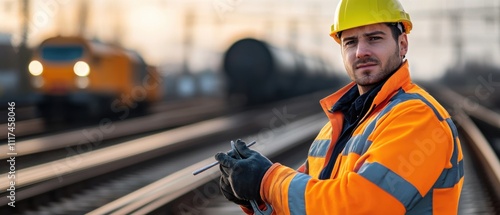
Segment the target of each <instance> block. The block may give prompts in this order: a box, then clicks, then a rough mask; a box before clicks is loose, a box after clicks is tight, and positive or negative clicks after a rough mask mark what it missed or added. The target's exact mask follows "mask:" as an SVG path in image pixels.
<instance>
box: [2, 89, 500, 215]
mask: <svg viewBox="0 0 500 215" xmlns="http://www.w3.org/2000/svg"><path fill="white" fill-rule="evenodd" d="M440 92H441V93H438V94H435V95H437V97H438V98H439V99H440V100H442V101H443V103H444V104H445V106H447V107H448V109H449V110H450V112H451V113H452V114H453V118H454V120H455V121H456V123H457V125H458V128H459V133H460V138H461V140H462V147H463V153H464V161H465V165H464V167H465V181H464V187H463V190H462V195H461V199H460V205H459V214H464V215H465V214H500V206H499V205H500V201H499V199H500V196H499V194H500V190H499V189H500V172H499V171H500V164H499V159H498V153H500V152H499V151H495V149H496V148H495V147H496V146H498V144H500V142H499V140H500V126H498V124H497V122H499V121H498V120H497V119H499V118H498V117H499V116H498V114H496V113H495V112H493V111H488V110H487V109H482V107H481V106H479V105H474V107H476V108H474V109H466V108H459V109H452V107H453V105H454V104H457V102H463V97H459V95H455V94H453V92H451V94H450V92H448V91H446V90H440ZM442 92H448V93H444V94H443V93H442ZM452 95H453V96H452ZM312 100H314V99H312ZM311 103H313V104H315V102H311ZM455 106H456V105H455ZM288 107H290V106H288ZM304 107H306V106H305V105H303V107H302V108H304ZM300 109H301V108H298V109H296V111H298V110H300ZM305 109H307V108H305ZM305 109H304V110H305ZM289 113H293V112H289ZM262 114H263V113H258V114H257V115H253V116H246V117H243V118H245V119H249V118H258V116H259V115H260V116H261V117H262V118H263V119H265V120H264V121H266V122H267V123H264V124H262V123H256V124H257V126H256V127H254V129H253V130H254V131H258V129H257V127H260V128H263V127H264V128H266V126H267V128H270V124H269V121H271V120H272V117H270V116H269V115H267V116H262ZM214 120H215V119H214ZM325 120H326V119H325V117H324V114H323V113H319V114H309V115H308V116H304V117H303V118H300V119H297V120H295V121H293V122H290V123H289V124H286V125H285V126H283V127H274V128H273V129H270V130H269V129H268V130H265V129H263V130H260V132H257V133H254V134H253V135H249V136H244V135H243V134H238V135H233V136H231V135H228V134H222V135H215V136H219V138H213V137H201V136H200V137H199V138H198V140H193V139H191V141H193V142H197V141H200V140H203V141H204V142H212V143H214V144H213V145H204V146H203V147H201V146H200V145H198V146H195V145H196V144H193V143H189V141H188V140H186V142H184V143H185V145H189V146H186V148H185V149H179V148H175V147H174V148H175V149H174V150H172V152H174V153H170V154H169V156H164V155H163V156H161V155H160V156H157V158H156V159H149V162H141V163H139V162H138V161H137V160H138V159H135V158H133V159H134V160H135V161H137V162H134V163H136V164H137V165H135V166H134V165H132V166H128V167H127V168H121V169H120V171H123V172H124V173H122V174H120V173H116V172H117V171H115V172H114V173H112V174H111V173H110V174H111V175H113V177H109V176H108V178H107V179H105V180H101V179H100V177H93V178H92V179H89V180H88V182H87V183H84V185H81V186H84V187H85V189H76V188H72V189H73V190H77V191H75V192H73V194H72V195H68V194H67V191H66V193H65V192H63V191H59V194H52V195H56V196H57V195H59V196H63V197H62V198H61V197H60V198H54V197H50V198H54V199H57V200H52V201H47V202H43V205H45V206H43V207H36V208H34V207H29V206H28V204H26V205H22V204H21V207H22V208H27V209H26V210H23V211H21V212H19V214H83V213H88V214H146V213H147V214H220V215H224V214H235V213H238V211H239V208H238V207H237V206H235V205H234V204H231V203H228V202H226V201H225V200H224V199H223V197H221V196H220V195H219V189H218V187H217V186H218V177H219V173H218V168H212V169H210V170H208V171H206V172H204V173H202V174H200V175H197V176H193V175H192V174H191V173H192V171H194V170H195V169H198V168H199V167H201V166H204V165H206V164H209V163H211V162H213V160H214V159H213V154H215V152H217V151H226V150H227V149H228V147H229V144H228V141H229V139H228V138H231V139H235V138H238V137H242V136H243V137H244V138H243V139H244V140H247V141H248V142H249V141H252V140H257V144H256V145H254V146H253V148H255V149H257V150H258V151H260V152H262V153H263V154H265V155H266V156H268V157H270V158H271V159H272V160H273V161H280V162H283V163H285V164H288V165H290V166H298V165H299V164H300V163H302V162H303V160H304V159H305V155H306V152H307V149H308V146H309V144H310V141H311V140H312V139H313V138H314V136H315V135H316V134H317V131H318V130H319V129H320V127H321V126H322V125H323V124H324V121H325ZM237 121H241V120H237ZM222 124H223V123H222ZM190 126H195V128H194V130H205V129H215V127H220V126H221V124H218V125H217V126H215V125H211V124H206V125H205V127H203V129H200V127H198V128H197V127H196V126H199V125H196V124H193V125H190ZM231 126H234V124H231V125H230V126H229V127H231ZM183 128H185V127H183ZM179 129H180V128H179ZM249 130H252V129H249ZM184 132H186V133H189V132H190V131H184ZM181 133H182V132H181ZM207 133H212V134H213V133H214V131H213V130H209V131H207ZM215 133H216V132H215ZM168 136H172V135H168ZM221 136H223V137H222V138H221ZM144 138H150V137H144ZM159 139H162V138H159ZM131 142H133V141H131ZM135 142H138V141H137V140H136V141H135ZM148 142H149V143H150V144H151V143H152V142H155V141H148ZM158 142H164V141H158ZM179 142H181V141H179ZM121 147H124V145H121ZM195 148H198V150H194V149H195ZM134 150H135V151H136V150H137V149H134ZM134 150H132V151H134ZM150 151H151V150H150ZM153 151H154V150H153ZM114 152H116V151H114ZM495 153H496V154H495ZM104 154H106V153H104ZM127 158H128V159H130V156H128V157H127ZM186 158H189V159H186ZM203 158H205V159H203ZM90 160H92V159H90ZM180 160H182V162H179V161H180ZM199 160H202V161H199ZM138 163H139V164H138ZM86 174H88V173H86ZM2 177H3V176H2ZM110 178H111V179H110ZM0 179H2V178H0ZM3 183H4V182H2V184H3ZM70 190H71V189H70ZM61 192H62V194H61ZM38 201H40V200H38ZM0 210H1V208H0ZM0 212H1V213H2V214H3V211H0Z"/></svg>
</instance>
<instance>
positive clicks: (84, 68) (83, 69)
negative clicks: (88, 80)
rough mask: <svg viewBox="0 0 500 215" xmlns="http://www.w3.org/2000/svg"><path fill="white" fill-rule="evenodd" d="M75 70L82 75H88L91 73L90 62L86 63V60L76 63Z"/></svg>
mask: <svg viewBox="0 0 500 215" xmlns="http://www.w3.org/2000/svg"><path fill="white" fill-rule="evenodd" d="M73 71H74V72H75V74H76V75H78V76H80V77H87V76H88V75H89V73H90V67H89V64H87V63H85V62H84V61H78V62H76V63H75V66H74V67H73Z"/></svg>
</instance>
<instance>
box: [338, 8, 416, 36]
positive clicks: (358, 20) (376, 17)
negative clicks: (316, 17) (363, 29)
mask: <svg viewBox="0 0 500 215" xmlns="http://www.w3.org/2000/svg"><path fill="white" fill-rule="evenodd" d="M384 22H393V23H394V22H401V23H403V26H404V30H405V33H407V34H409V33H410V30H411V28H412V24H411V20H410V15H409V14H408V13H406V12H405V10H404V9H403V6H402V5H401V3H399V1H398V0H340V2H339V4H338V5H337V10H336V11H335V18H334V23H333V25H332V28H331V32H330V36H332V37H333V39H335V41H337V43H339V44H340V38H339V37H338V33H339V32H341V31H344V30H347V29H351V28H356V27H359V26H364V25H371V24H376V23H384Z"/></svg>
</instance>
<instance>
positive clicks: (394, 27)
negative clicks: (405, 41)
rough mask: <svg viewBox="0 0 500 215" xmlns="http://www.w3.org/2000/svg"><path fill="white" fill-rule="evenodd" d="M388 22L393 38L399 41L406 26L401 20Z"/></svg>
mask: <svg viewBox="0 0 500 215" xmlns="http://www.w3.org/2000/svg"><path fill="white" fill-rule="evenodd" d="M386 24H387V26H389V28H390V29H391V33H392V38H394V40H396V42H397V41H398V37H399V35H401V34H402V33H403V32H404V31H405V26H404V25H403V23H401V22H388V23H386Z"/></svg>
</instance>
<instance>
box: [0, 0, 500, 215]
mask: <svg viewBox="0 0 500 215" xmlns="http://www.w3.org/2000/svg"><path fill="white" fill-rule="evenodd" d="M400 1H401V3H402V5H403V6H404V8H405V10H406V11H407V12H408V13H409V14H410V17H411V19H412V22H413V30H412V31H411V33H410V34H409V35H408V38H409V54H407V56H406V58H407V59H408V60H409V64H410V68H411V75H412V77H413V79H414V80H415V81H416V82H417V83H419V84H422V86H424V87H426V88H427V87H428V89H430V90H431V93H433V95H435V96H436V97H440V98H452V97H453V98H455V97H454V96H450V95H456V94H457V95H458V94H459V95H460V96H463V97H460V98H459V99H457V98H455V99H457V100H454V101H452V102H450V104H449V105H446V107H447V108H448V109H449V111H450V113H451V114H452V116H453V117H454V119H463V118H462V117H461V115H459V114H460V113H461V110H462V109H467V108H471V107H472V109H473V110H474V111H476V112H483V113H486V112H487V111H483V109H479V108H478V107H479V106H478V105H477V104H479V105H483V106H484V107H486V108H488V109H489V111H491V112H493V114H498V112H499V109H500V93H499V92H500V1H498V0H419V1H415V0H400ZM337 3H338V0H329V1H327V0H308V1H299V0H273V1H264V0H252V1H249V0H0V20H1V21H0V108H2V110H1V111H0V114H2V115H3V116H2V117H1V120H0V121H1V122H0V123H2V126H3V127H7V125H6V124H5V123H7V117H4V116H8V111H7V110H8V107H9V103H8V102H15V103H16V105H15V107H16V109H15V110H16V113H15V114H16V123H17V124H16V126H17V127H16V130H15V132H16V135H17V138H18V139H17V141H18V142H17V146H18V147H20V148H19V150H27V151H22V152H23V153H24V154H23V157H21V158H19V157H18V162H17V163H18V165H21V166H18V168H22V167H28V166H33V167H38V166H40V167H41V166H42V165H39V164H44V163H45V162H56V161H57V162H59V163H58V164H57V163H56V164H57V165H56V166H57V168H55V169H54V168H52V169H51V170H46V169H42V168H40V170H39V171H41V172H43V171H44V172H54V171H55V173H57V174H54V175H52V176H50V177H51V178H44V179H38V178H35V179H30V180H33V181H34V182H33V183H38V182H39V181H44V180H46V181H58V182H54V183H55V184H58V185H57V186H56V185H50V186H48V185H47V186H46V184H41V185H40V187H48V188H40V189H38V190H37V191H33V192H32V190H30V188H29V186H31V184H29V183H28V182H26V186H27V187H28V188H22V187H23V186H25V185H24V184H23V183H22V182H19V183H18V185H19V189H18V191H19V193H22V194H19V195H18V200H23V199H28V200H27V201H20V204H25V206H26V207H25V209H26V210H31V209H33V210H40V211H44V210H45V211H50V210H52V209H48V208H41V209H40V208H37V207H38V205H43V204H45V203H47V202H50V201H53V202H58V201H60V198H61V196H62V197H64V196H72V195H73V194H74V193H84V192H85V189H87V188H89V187H91V188H92V189H94V188H95V186H96V184H97V185H100V184H101V183H100V182H101V181H106V180H110V178H111V179H112V178H113V177H115V176H116V177H118V176H117V175H119V174H118V173H115V172H116V171H118V170H120V171H121V170H122V169H120V168H129V169H128V170H127V171H129V172H132V171H136V170H137V165H136V167H128V166H126V165H128V164H130V165H132V164H134V163H135V162H137V163H140V162H142V161H144V162H146V161H147V160H148V159H153V158H154V159H157V158H156V157H169V158H172V156H187V157H190V158H191V159H192V160H191V161H189V162H186V164H185V165H187V164H192V163H194V162H195V161H199V160H201V159H202V158H206V157H208V156H212V154H213V153H215V152H216V151H217V150H219V151H221V150H227V149H228V144H227V143H228V142H227V140H228V139H229V138H233V139H235V138H239V137H241V136H242V135H249V134H255V133H257V132H260V133H258V135H254V136H253V137H257V136H258V137H260V136H261V134H262V133H263V132H264V131H265V130H264V131H263V130H262V128H263V127H265V128H271V131H273V130H272V129H273V128H274V125H271V122H273V123H274V122H276V118H278V119H280V120H281V121H283V122H285V121H286V122H287V123H288V121H287V120H286V119H285V120H283V117H282V116H299V117H297V118H296V119H299V118H302V117H303V118H306V116H309V115H311V114H313V113H317V112H321V110H320V109H319V108H320V107H319V105H317V104H318V103H317V101H318V100H319V99H320V98H322V97H324V96H325V95H327V94H330V93H333V92H334V91H335V90H337V89H338V88H340V87H341V86H343V85H344V84H346V83H348V81H349V80H348V78H347V76H346V74H345V70H344V66H343V62H342V58H341V55H340V49H339V45H338V44H337V43H336V42H335V41H334V40H333V39H332V38H331V37H330V36H329V31H330V26H331V24H332V22H333V19H334V18H333V16H334V12H335V7H336V5H337ZM440 87H446V89H451V90H452V91H454V92H455V93H456V94H453V93H452V94H446V93H447V92H448V91H446V90H444V89H443V88H440ZM439 93H444V94H439ZM303 95H306V97H299V98H300V99H299V100H286V101H285V102H284V103H273V102H276V101H282V100H284V99H290V98H297V97H298V96H303ZM304 98H306V99H305V100H301V99H304ZM476 103H477V104H476ZM292 104H294V105H299V106H300V107H295V106H294V105H292ZM306 104H307V105H306ZM309 104H311V106H308V105H309ZM266 105H269V106H266ZM301 105H302V106H301ZM256 106H257V107H264V110H261V111H262V112H259V113H258V114H257V113H254V114H253V115H248V116H247V115H244V116H243V115H238V116H234V122H232V121H231V122H232V123H233V124H231V123H226V124H223V123H220V122H219V123H218V124H216V125H213V126H207V127H201V128H199V129H198V130H195V131H196V132H199V131H205V130H207V129H208V130H210V129H221V131H220V132H223V131H222V130H224V129H225V130H224V132H228V133H230V134H221V133H217V132H219V131H217V132H216V131H213V132H212V133H211V135H213V136H211V137H210V138H209V140H210V141H209V142H213V143H215V142H221V143H225V144H220V146H219V147H218V148H210V149H206V150H205V152H204V154H197V155H192V154H188V155H184V154H185V153H194V152H191V151H189V150H185V149H184V150H185V151H181V150H180V148H182V147H186V148H187V147H191V148H193V147H194V146H197V145H196V144H198V143H200V142H203V141H208V139H207V137H204V138H205V139H202V140H203V141H201V140H200V139H196V137H198V136H196V135H194V136H195V137H193V138H192V139H190V141H191V142H192V143H191V142H190V144H187V143H186V141H187V140H186V141H181V140H179V141H178V142H179V143H182V144H184V145H183V146H182V147H180V146H179V148H175V149H176V150H177V149H179V151H181V152H179V151H175V150H173V149H170V148H169V149H168V150H173V151H168V150H167V151H168V152H165V153H170V154H176V155H169V156H161V155H162V154H155V155H153V154H152V153H149V152H148V153H147V154H145V153H146V152H144V154H143V155H127V156H129V157H127V156H124V157H123V161H122V162H121V164H123V166H120V165H121V164H120V165H118V164H116V163H113V162H115V161H114V160H113V161H109V163H110V164H109V165H108V166H106V165H103V166H102V167H100V168H102V169H103V170H102V172H104V173H103V175H104V174H107V175H106V176H99V175H98V173H99V171H100V169H99V170H95V169H94V170H89V169H90V168H89V169H86V168H83V167H82V165H83V164H85V163H87V162H88V161H89V160H92V159H88V160H84V159H83V161H84V162H81V163H79V162H77V163H78V165H73V164H74V163H75V162H67V160H68V159H72V161H75V158H73V156H78V155H82V154H86V153H88V152H90V151H100V150H104V149H106V148H111V146H113V145H115V144H119V143H120V144H121V143H123V142H125V141H129V140H135V139H136V138H149V136H151V138H153V137H152V136H153V135H152V134H156V133H157V132H167V131H169V130H170V129H174V128H177V127H179V126H183V125H193V126H194V125H195V124H194V123H198V122H204V121H203V120H207V119H215V118H216V117H222V116H228V115H230V114H237V113H243V112H244V111H247V110H255V109H252V108H254V107H256ZM273 108H274V109H273ZM287 108H288V109H287ZM459 110H460V111H459ZM287 111H289V113H294V114H296V115H287V114H286V113H288V112H287ZM294 111H295V112H294ZM299 113H300V114H303V115H300V114H299ZM280 114H281V115H280ZM231 116H232V119H233V115H231ZM264 116H265V117H264ZM322 117H324V115H322ZM495 117H498V116H497V115H495ZM495 117H491V116H487V117H482V118H483V119H484V118H486V119H489V120H490V124H495V123H498V121H500V120H498V118H495ZM479 118H481V117H479ZM258 120H260V121H258ZM243 121H244V122H245V123H242V122H243ZM224 122H225V121H224ZM491 122H492V123H491ZM287 123H284V125H287ZM316 124H317V123H316ZM487 124H488V123H484V122H483V123H482V124H481V123H480V125H481V126H486V125H487ZM224 125H226V126H228V127H229V128H231V129H234V130H235V131H233V130H231V132H229V128H226V127H224ZM236 125H238V126H236ZM3 127H2V128H3ZM193 128H194V127H193ZM318 129H319V128H318ZM496 129H498V124H497V127H496ZM301 130H307V129H306V128H303V129H301ZM486 130H488V131H490V130H494V129H490V128H488V129H483V132H484V131H486ZM195 131H192V132H191V133H190V134H194V133H195ZM210 131H211V130H210ZM495 131H497V130H495ZM171 132H173V131H171ZM252 132H253V133H252ZM273 132H274V131H273ZM273 132H271V134H276V132H274V133H273ZM294 132H296V133H297V132H298V131H294ZM314 132H316V130H315V131H314ZM314 132H313V133H314ZM207 133H210V132H207ZM264 133H265V132H264ZM498 133H499V132H490V133H488V134H486V136H487V137H488V140H489V142H490V143H491V146H490V147H491V148H492V149H490V150H489V152H490V153H491V152H494V153H496V155H498V154H500V138H499V137H498ZM266 134H269V132H268V133H266ZM3 135H4V136H2V141H3V140H5V141H6V142H7V137H6V135H5V132H4V134H3ZM165 135H166V136H165V137H162V140H156V139H147V143H148V144H145V145H148V146H149V145H154V144H152V143H156V142H155V141H157V142H161V143H164V142H168V141H167V140H169V138H170V137H172V136H175V135H174V134H172V133H169V134H168V135H167V134H165ZM179 135H180V134H179ZM183 135H186V134H185V133H184V134H183ZM310 135H311V138H312V137H313V136H314V135H315V133H314V134H310ZM271 136H272V135H271ZM222 137H224V138H225V139H224V138H222ZM198 138H202V137H198ZM141 140H142V139H141ZM182 140H184V139H182ZM143 141H146V139H144V140H143ZM302 142H303V143H306V144H305V147H303V150H305V152H304V153H301V155H305V153H307V146H308V145H309V144H310V141H304V140H302ZM145 145H143V146H145ZM21 146H23V147H26V148H21ZM2 147H4V148H5V149H7V148H6V144H2V145H0V148H2ZM65 147H66V148H65ZM162 147H167V146H162ZM4 148H2V150H3V149H4ZM167 148H168V147H167ZM161 149H163V150H166V149H164V148H161ZM294 149H295V148H294ZM130 150H131V151H137V149H130ZM151 150H153V149H151ZM154 150H159V149H154ZM494 150H495V151H494ZM159 151H161V150H159ZM193 151H195V150H193ZM282 151H285V150H282ZM299 151H300V150H296V152H299ZM162 152H164V151H162ZM103 153H104V152H103ZM183 153H184V154H183ZM20 154H21V151H20ZM111 154H114V151H112V152H107V153H106V154H104V155H101V157H99V158H102V157H107V156H108V155H111ZM141 156H142V157H141ZM155 156H156V157H155ZM139 157H141V158H139ZM3 158H4V157H2V159H3ZM23 159H24V160H23ZM65 159H66V160H65ZM79 159H82V158H81V157H80V158H77V159H76V160H79ZM95 159H97V158H95ZM120 159H122V158H120ZM172 159H173V158H172ZM179 159H180V158H179ZM182 159H184V158H182ZM495 159H496V162H498V159H497V158H494V160H495ZM174 160H175V159H174ZM297 160H300V159H297ZM120 161H121V160H120ZM148 162H151V161H148ZM161 162H164V161H161ZM165 162H167V163H168V164H166V165H167V166H176V167H175V168H173V169H168V168H165V167H158V169H162V170H164V169H168V170H169V171H170V172H162V171H158V170H154V171H153V172H154V173H141V174H139V175H147V176H151V177H150V178H148V180H149V181H148V182H147V183H149V182H152V181H154V180H156V179H158V178H160V176H165V175H169V174H171V173H172V172H173V171H174V169H175V170H179V169H182V168H185V166H183V165H184V164H179V163H178V162H177V163H176V162H175V161H172V160H170V161H165ZM153 163H155V165H156V163H159V161H156V160H155V161H154V162H153ZM471 163H472V162H471ZM59 164H61V165H59ZM63 164H64V165H63ZM148 165H150V164H147V165H146V164H142V163H141V167H140V168H142V167H144V166H148ZM470 165H472V164H470ZM110 166H111V167H110ZM63 167H64V168H66V167H68V168H69V169H70V170H67V171H66V170H64V168H63ZM80 168H81V169H80ZM130 168H132V169H130ZM134 168H135V169H134ZM104 169H106V170H104ZM472 169H475V167H473V168H472ZM492 169H495V168H493V167H492ZM497 169H500V168H497ZM63 170H64V171H63ZM485 172H488V170H485ZM2 173H5V172H4V171H2ZM94 173H95V174H94ZM5 174H6V173H5ZM5 174H4V175H2V177H1V178H0V180H4V179H6V178H7V176H6V175H5ZM19 174H21V173H19ZM77 174H80V175H77ZM154 174H158V175H157V176H154ZM75 175H77V176H75ZM471 175H474V174H471ZM63 176H64V177H63ZM190 176H191V175H190ZM99 177H100V178H99ZM103 177H104V179H103ZM120 177H121V175H120ZM154 177H157V178H154ZM499 177H500V173H499ZM61 178H64V180H65V182H64V183H61V181H62V180H61ZM76 178H78V179H76ZM191 179H194V178H193V177H191V178H189V179H188V181H189V180H191ZM133 180H136V179H133ZM141 180H142V179H141ZM474 180H475V179H474V177H471V180H470V181H469V182H470V183H474V182H477V183H479V182H482V180H483V178H479V179H477V180H476V181H474ZM499 181H500V179H499ZM469 182H468V183H469ZM43 183H45V181H44V182H43ZM47 183H48V182H47ZM110 183H111V182H110ZM127 183H128V182H127ZM147 183H146V182H140V183H138V184H137V185H136V186H137V187H136V188H138V187H141V186H145V184H147ZM3 184H8V182H5V183H4V181H2V182H1V185H0V186H2V185H3ZM74 184H78V185H76V186H74ZM82 184H83V185H82ZM479 184H482V183H479ZM28 185H29V186H28ZM70 185H71V186H73V187H71V188H68V187H69V186H70ZM108 185H109V184H108ZM37 186H38V185H37ZM127 186H128V185H127ZM131 186H132V185H131ZM134 186H135V185H134ZM176 186H177V185H176ZM189 186H194V187H196V186H201V185H200V184H197V185H192V184H191V185H189ZM205 186H206V185H205ZM467 186H468V188H467V189H464V190H467V191H468V192H469V191H470V192H471V193H474V192H473V191H475V190H479V189H478V188H477V187H475V184H473V185H470V186H469V185H467ZM33 187H35V186H33ZM75 187H76V188H75ZM108 187H109V186H108ZM492 187H493V188H494V189H497V190H498V189H499V188H500V186H496V188H495V185H493V186H490V187H486V188H482V191H481V192H484V193H487V192H489V190H491V188H492ZM1 188H2V189H3V190H5V189H4V187H1ZM205 188H206V187H205ZM23 189H24V190H23ZM61 189H66V191H58V190H61ZM89 189H90V188H89ZM95 189H97V188H95ZM133 189H135V188H133ZM54 190H56V191H54ZM68 190H69V191H68ZM65 192H67V193H69V194H65ZM127 192H132V191H127ZM493 192H494V191H493ZM54 193H56V194H54ZM89 193H94V194H95V193H97V192H95V191H90V192H89ZM110 193H115V192H114V191H113V192H110ZM497 193H500V192H497ZM103 195H105V194H103ZM106 195H107V194H106ZM116 195H117V196H114V197H112V198H111V197H109V198H108V197H107V196H106V200H100V201H101V202H100V203H102V204H104V203H105V202H109V201H111V200H114V199H117V198H119V197H121V195H122V194H116ZM123 195H124V194H123ZM481 195H482V194H480V195H479V196H481ZM54 196H57V197H54ZM177 197H178V196H176V197H175V198H177ZM195 197H196V194H195ZM75 198H76V197H75ZM78 198H80V197H78ZM81 198H89V199H91V200H89V201H93V200H95V199H99V198H97V197H81ZM103 198H104V197H103ZM190 198H194V197H192V196H191V197H190ZM196 198H197V197H196ZM207 198H208V197H207ZM464 198H466V200H464V202H466V203H467V201H471V202H472V200H474V199H476V200H478V201H480V202H489V203H488V205H487V206H484V205H477V207H476V209H470V208H468V207H469V206H470V205H476V203H474V204H469V206H467V205H466V206H461V211H462V212H461V214H474V213H468V212H470V211H471V210H472V211H475V212H481V211H483V209H484V208H488V209H492V208H493V209H492V211H494V210H495V208H496V212H498V211H500V209H499V208H498V204H497V203H498V201H497V203H495V202H494V201H490V200H491V199H489V197H484V198H488V199H487V200H484V201H483V199H482V198H483V197H477V196H475V195H470V196H467V195H465V197H464ZM29 199H35V200H29ZM209 199H210V198H209ZM6 200H7V199H5V198H4V199H3V200H2V201H0V203H2V206H3V205H6V204H7V203H5V204H3V203H4V202H3V201H6ZM210 200H211V199H210ZM61 201H62V200H61ZM23 202H25V203H23ZM75 202H83V200H82V199H76V200H75ZM170 204H171V205H175V204H177V205H176V206H178V205H179V203H178V202H177V203H175V202H174V203H170ZM33 205H37V206H33ZM47 205H48V203H47ZM56 205H57V206H58V207H59V206H60V205H61V204H60V202H59V203H58V204H56ZM89 205H92V206H89ZM495 205H496V206H495ZM100 206H101V205H99V204H98V203H89V204H88V205H86V206H81V207H87V208H85V209H78V213H80V212H82V211H85V212H88V211H90V210H93V209H95V208H98V207H100ZM172 207H173V206H172ZM462 207H463V208H462ZM72 208H74V207H73V206H72ZM478 208H479V209H478ZM195 209H196V210H198V209H199V208H197V207H195ZM54 210H55V209H54ZM200 210H201V209H200ZM0 211H3V209H2V208H0ZM191 212H193V211H191ZM54 213H55V212H54ZM193 213H194V212H193ZM206 213H207V214H211V213H209V212H206ZM494 213H495V212H492V214H494ZM60 214H64V213H63V212H62V213H60ZM184 214H185V213H184ZM194 214H198V213H194ZM212 214H220V213H219V212H217V213H215V212H214V213H212ZM478 214H480V213H478ZM485 214H487V213H485Z"/></svg>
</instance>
